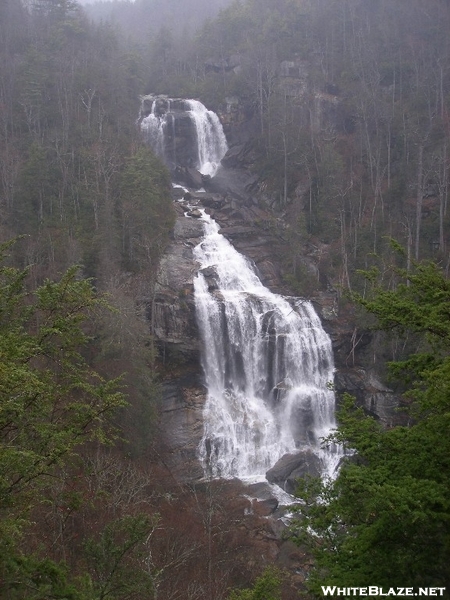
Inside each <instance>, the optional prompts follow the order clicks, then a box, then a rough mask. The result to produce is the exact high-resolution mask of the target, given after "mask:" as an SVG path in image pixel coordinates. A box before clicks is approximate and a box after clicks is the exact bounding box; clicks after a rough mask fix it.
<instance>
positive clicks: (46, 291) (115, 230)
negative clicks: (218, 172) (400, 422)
mask: <svg viewBox="0 0 450 600" xmlns="http://www.w3.org/2000/svg"><path fill="white" fill-rule="evenodd" d="M222 7H223V8H222ZM220 8H222V10H220V12H219V9H220ZM449 31H450V3H449V2H448V0H242V1H241V0H238V1H236V2H233V3H229V2H220V1H216V2H209V3H205V2H200V1H199V0H198V1H197V2H195V1H194V0H193V1H192V3H191V2H187V1H186V2H179V1H178V2H176V1H175V0H172V1H171V2H157V1H156V0H155V1H153V2H152V1H150V0H136V2H135V3H131V2H123V1H118V0H115V1H114V2H112V3H111V5H108V6H106V4H105V5H102V4H101V3H97V4H96V5H94V6H93V7H91V8H89V9H88V10H86V12H85V10H84V9H83V8H82V7H81V6H80V5H79V4H78V3H77V2H76V0H2V2H1V3H0V242H1V244H2V246H1V250H2V254H1V259H2V263H1V266H0V334H1V336H0V523H1V524H0V598H1V599H3V598H4V599H5V600H22V599H23V600H25V599H27V600H48V599H60V600H63V599H73V600H126V599H136V600H140V599H145V600H148V599H150V598H152V599H155V600H156V599H158V598H159V599H164V600H177V599H183V600H225V599H227V598H233V599H236V600H237V599H238V598H242V599H244V598H245V599H249V600H250V599H251V598H254V599H255V600H256V599H257V598H259V599H263V600H269V599H270V600H272V599H273V600H278V599H279V598H283V600H290V599H292V598H296V597H297V596H298V593H299V591H302V593H304V594H306V596H307V597H315V596H317V595H319V596H320V585H321V582H322V581H325V579H326V581H327V582H330V584H333V585H334V584H336V585H345V586H347V585H349V586H351V585H366V584H367V585H369V584H370V585H372V584H373V585H385V586H389V585H397V583H398V584H399V585H409V584H411V585H422V584H423V585H430V586H433V585H434V586H436V585H448V582H449V572H448V564H449V561H448V556H449V550H448V549H449V532H448V515H449V506H448V497H449V495H448V491H449V490H448V480H449V477H448V439H449V436H448V433H449V432H448V387H449V385H448V381H449V376H448V371H449V368H448V354H449V351H448V341H449V340H448V337H449V334H448V327H447V321H448V298H449V290H448V271H449V268H450V255H449V250H450V227H449V225H450V223H449V218H450V216H449V209H448V192H449V168H450V162H449V156H450V148H449V146H450V122H449V110H450V38H449ZM148 93H155V94H168V95H171V96H174V97H186V98H200V99H201V100H202V102H204V103H205V104H206V105H207V106H208V108H212V109H214V110H215V111H216V112H217V113H218V114H219V115H220V117H221V119H222V122H223V123H224V126H225V129H226V131H227V134H228V137H229V141H230V143H231V144H232V145H233V144H234V147H235V149H236V152H235V156H238V157H239V168H242V169H244V170H245V171H246V174H251V175H252V176H253V177H254V180H253V181H255V182H256V183H255V185H254V190H253V192H252V193H253V195H254V196H255V197H256V198H257V202H258V203H259V204H258V208H259V209H261V211H264V213H261V214H264V218H261V222H258V223H256V224H255V226H256V227H260V229H261V231H266V232H269V233H270V235H271V236H274V237H275V238H276V239H277V240H279V241H280V244H279V246H277V256H275V257H274V260H276V261H278V262H279V263H280V264H281V272H282V274H283V276H284V280H285V284H286V285H287V286H288V287H289V289H290V290H291V291H292V293H293V294H297V295H302V296H304V295H308V294H309V295H313V294H315V293H317V292H320V291H324V290H326V291H327V293H330V294H332V295H333V297H336V298H337V300H338V301H339V302H340V306H341V308H342V307H344V305H345V306H346V307H348V306H349V304H350V303H351V302H357V303H359V304H360V306H361V307H362V308H361V311H362V310H363V309H365V310H368V311H370V312H371V313H373V314H374V315H375V317H376V318H373V319H372V320H370V323H372V324H375V326H376V327H379V328H384V329H386V330H387V331H388V335H389V338H388V339H389V348H388V349H387V346H386V347H385V346H383V347H382V346H381V345H378V347H376V348H375V349H373V350H370V351H371V352H372V353H373V357H375V356H379V355H382V356H383V357H385V356H389V358H392V359H395V360H397V359H401V360H403V361H404V362H402V363H399V364H394V366H393V367H392V371H393V374H394V376H397V380H399V381H400V383H398V384H397V385H398V389H399V390H400V391H402V392H404V399H405V403H406V404H408V406H409V407H410V412H409V413H408V416H407V417H406V418H405V420H404V426H402V427H398V428H395V427H394V428H393V429H392V430H390V431H388V432H386V431H384V430H383V428H382V427H379V426H378V424H376V423H375V422H374V421H373V420H372V419H370V420H367V419H366V418H365V417H363V416H362V414H361V413H360V412H359V411H357V410H356V409H354V407H353V405H352V403H351V402H350V400H347V402H346V403H345V406H344V412H343V413H342V415H341V419H342V425H341V429H340V431H339V432H338V434H336V440H338V441H339V442H341V443H344V444H347V445H348V446H349V447H350V448H352V449H356V450H357V452H358V454H359V457H360V458H359V459H356V460H354V461H353V462H351V461H349V464H348V465H347V466H346V467H345V468H344V469H343V471H342V475H341V476H340V477H339V478H338V479H337V483H336V485H334V484H330V485H319V484H317V482H316V483H314V484H312V483H310V484H304V486H303V489H302V495H303V498H304V499H305V502H306V504H305V505H304V510H303V521H301V522H300V524H299V526H298V528H295V529H294V530H293V537H294V539H295V541H296V543H298V544H299V545H300V547H301V552H302V557H303V558H302V560H303V563H302V568H301V569H300V570H299V569H297V567H292V564H291V562H290V556H288V552H287V551H286V553H285V556H283V557H282V559H280V560H281V563H280V564H282V565H283V566H286V568H287V571H286V573H285V574H284V575H281V574H280V573H279V572H276V571H272V570H270V569H269V570H267V571H264V568H265V567H266V566H267V565H270V564H271V561H272V559H273V556H272V554H271V552H270V549H268V548H269V545H267V546H266V545H265V543H266V541H267V539H269V538H270V536H272V537H271V542H273V540H274V539H277V540H279V539H280V537H281V535H280V531H277V532H276V535H274V533H273V531H271V530H270V531H269V528H268V527H269V526H268V525H267V524H266V523H267V522H266V520H265V518H266V514H265V513H263V512H262V513H261V514H259V513H258V512H257V510H255V512H253V505H251V507H252V508H251V511H250V513H249V512H248V508H247V505H246V504H245V502H246V501H244V499H243V498H244V496H243V495H242V494H244V493H245V492H244V491H243V488H242V486H241V484H240V483H238V482H236V481H228V482H227V481H226V482H211V481H209V482H201V483H200V484H197V485H182V484H181V483H179V481H176V480H175V479H174V477H173V475H172V473H171V472H170V469H168V467H167V462H166V461H165V457H164V447H162V445H161V444H160V443H159V440H160V438H159V431H158V426H159V421H158V418H157V402H158V399H159V398H160V390H161V381H162V378H163V377H169V376H170V375H171V374H174V373H179V372H182V371H183V368H184V366H185V365H183V364H182V361H180V362H178V363H175V362H173V364H172V363H171V364H167V363H165V362H164V361H163V360H162V357H161V356H159V355H158V350H157V344H156V343H155V339H154V337H153V335H152V331H151V324H150V322H149V321H150V319H149V316H150V313H151V308H150V307H151V305H152V301H153V299H154V295H155V285H156V278H157V270H158V265H159V263H160V259H161V257H162V256H163V253H164V250H165V249H166V247H167V244H168V243H169V240H170V236H171V230H172V228H173V225H174V222H175V211H174V209H173V205H172V197H171V182H170V174H169V172H168V170H167V168H166V167H165V166H164V165H163V164H162V163H161V161H160V160H159V159H158V158H157V157H156V156H155V155H154V153H153V152H152V150H151V149H150V148H148V147H147V146H146V145H145V144H144V143H143V141H142V139H141V136H140V132H139V130H138V127H137V118H138V114H139V105H140V100H139V96H140V95H143V94H148ZM393 239H394V240H396V242H395V243H392V240H393ZM280 248H281V251H280ZM424 259H425V260H430V261H431V262H432V263H433V265H434V264H435V263H436V264H437V266H436V267H435V266H429V265H428V266H426V265H425V266H424V265H423V264H422V263H421V261H422V260H424ZM360 269H365V270H366V276H365V277H361V275H360V274H359V273H358V270H360ZM175 293H177V294H178V295H179V296H180V298H181V297H182V296H183V293H184V291H183V290H176V291H175ZM420 306H422V308H418V307H420ZM351 310H352V309H350V310H349V313H348V314H350V312H351ZM361 315H362V316H361ZM352 318H353V317H352ZM357 318H359V319H360V320H361V321H362V322H363V325H362V327H361V324H360V323H358V324H357V326H358V327H359V328H360V329H361V328H364V327H365V326H366V325H367V322H368V317H367V313H358V316H357ZM352 326H353V322H352ZM357 326H356V325H355V329H354V331H355V340H356V331H357ZM377 339H387V338H377ZM355 340H354V341H353V351H354V349H355V346H356V344H357V342H356V341H355ZM418 352H420V354H417V353H418ZM349 356H350V355H349ZM352 356H353V360H354V354H353V355H352ZM164 358H165V357H164ZM349 360H350V359H349ZM373 360H374V361H375V358H373ZM163 362H164V364H163ZM169 362H170V361H169ZM355 411H356V412H355ZM324 500H325V501H326V502H324ZM355 507H356V508H355ZM245 511H247V512H245ZM392 515H394V517H392ZM393 519H395V521H396V524H397V527H394V528H392V521H393ZM305 524H306V525H311V528H312V529H311V528H309V529H308V527H305ZM311 531H313V532H315V533H314V535H313V536H311V535H309V534H310V533H311ZM317 532H318V533H319V535H316V533H317ZM349 532H351V534H352V535H351V536H349V535H348V533H349ZM277 536H278V537H277ZM318 540H320V541H318ZM322 540H325V541H324V542H323V543H321V541H322ZM275 543H278V542H275ZM380 544H381V546H380ZM374 545H377V548H379V551H377V553H375V554H374V553H373V548H374ZM311 557H314V558H315V560H316V563H315V564H316V565H318V569H316V571H315V572H314V571H313V570H312V564H313V563H312V560H313V559H312V558H311ZM433 561H434V562H433ZM431 562H433V564H432V565H431ZM289 569H290V570H289ZM412 572H414V573H415V575H414V577H413V578H411V581H405V580H404V578H407V577H408V576H409V574H410V573H412ZM310 573H313V575H312V576H310ZM402 577H403V579H402ZM308 578H309V587H308V589H307V587H306V586H305V581H307V580H308ZM368 579H370V581H369V580H368ZM252 585H253V587H249V586H252ZM237 587H241V588H244V589H243V591H237V590H235V591H232V589H233V588H237Z"/></svg>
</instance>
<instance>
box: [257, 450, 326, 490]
mask: <svg viewBox="0 0 450 600" xmlns="http://www.w3.org/2000/svg"><path fill="white" fill-rule="evenodd" d="M321 471H322V461H321V460H320V458H319V457H318V456H317V455H316V454H314V452H312V451H311V450H303V451H302V452H298V453H296V454H285V455H284V456H282V457H281V458H280V460H279V461H278V462H276V463H275V465H274V466H273V467H272V468H271V469H269V470H268V471H267V473H266V479H267V481H269V482H270V483H275V484H276V485H278V486H280V487H281V488H283V490H285V491H286V492H288V493H289V494H293V493H294V492H295V488H296V486H297V484H296V480H297V479H299V478H301V477H305V476H306V475H312V476H313V477H319V476H320V474H321Z"/></svg>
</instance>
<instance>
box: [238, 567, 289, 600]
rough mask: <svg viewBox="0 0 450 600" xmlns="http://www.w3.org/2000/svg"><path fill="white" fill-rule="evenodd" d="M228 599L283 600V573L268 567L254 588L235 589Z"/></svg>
mask: <svg viewBox="0 0 450 600" xmlns="http://www.w3.org/2000/svg"><path fill="white" fill-rule="evenodd" d="M228 600H281V574H280V572H279V571H277V570H276V569H274V568H267V569H266V570H265V571H264V573H263V574H262V575H261V576H260V577H258V578H257V580H256V581H255V583H254V585H253V587H252V588H249V589H245V590H239V591H233V592H232V593H231V595H230V596H229V597H228Z"/></svg>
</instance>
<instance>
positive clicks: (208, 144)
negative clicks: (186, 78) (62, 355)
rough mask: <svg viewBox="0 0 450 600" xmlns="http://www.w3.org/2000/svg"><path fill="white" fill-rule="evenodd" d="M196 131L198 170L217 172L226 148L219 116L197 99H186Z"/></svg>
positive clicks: (207, 172) (208, 173) (212, 173)
mask: <svg viewBox="0 0 450 600" xmlns="http://www.w3.org/2000/svg"><path fill="white" fill-rule="evenodd" d="M187 103H188V105H189V107H190V114H191V116H192V119H193V120H194V123H195V128H196V131H197V147H198V170H199V171H200V173H202V174H203V175H211V177H212V176H213V175H214V174H215V173H216V172H217V169H218V168H219V165H220V161H221V160H222V158H223V157H224V156H225V154H226V151H227V150H228V145H227V140H226V138H225V134H224V132H223V127H222V124H221V122H220V120H219V117H218V116H217V115H216V113H215V112H213V111H212V110H207V108H206V107H205V106H204V105H203V104H202V103H201V102H199V101H198V100H187Z"/></svg>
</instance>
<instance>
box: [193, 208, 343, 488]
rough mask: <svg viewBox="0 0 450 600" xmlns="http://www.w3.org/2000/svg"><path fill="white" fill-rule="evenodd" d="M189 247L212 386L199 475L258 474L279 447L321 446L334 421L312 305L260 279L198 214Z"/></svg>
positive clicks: (329, 464)
mask: <svg viewBox="0 0 450 600" xmlns="http://www.w3.org/2000/svg"><path fill="white" fill-rule="evenodd" d="M204 221H205V225H204V226H205V237H204V239H203V240H202V242H201V243H200V244H199V245H198V246H197V247H196V248H195V250H194V256H195V258H196V260H197V261H198V263H199V264H200V270H199V272H198V275H197V277H196V279H195V282H194V286H195V303H196V311H197V319H198V324H199V328H200V333H201V337H202V342H203V357H202V362H203V368H204V374H205V379H206V386H207V390H208V396H207V401H206V405H205V409H204V434H203V438H202V440H201V443H200V446H199V450H198V454H199V458H200V461H201V463H202V465H203V468H204V472H205V476H209V477H211V476H212V477H223V478H231V477H238V478H241V479H246V478H261V479H264V476H265V473H266V471H267V470H268V469H269V468H270V467H272V466H273V465H274V464H275V463H276V462H277V461H278V460H279V459H280V458H281V457H282V456H283V455H285V454H287V453H295V452H300V451H303V450H310V451H311V450H312V451H313V452H314V453H315V454H316V455H317V456H319V458H320V459H321V460H322V464H323V472H324V473H325V474H332V472H333V471H334V469H335V467H336V463H337V462H338V457H337V453H336V452H334V453H333V452H330V451H327V450H324V449H322V448H321V439H322V438H324V437H326V436H327V435H328V434H329V433H330V431H331V430H332V429H333V428H334V426H335V420H334V414H335V398H334V393H333V391H332V390H331V389H330V382H332V381H333V371H334V366H333V355H332V348H331V341H330V339H329V337H328V335H327V334H326V332H325V331H324V329H323V328H322V325H321V322H320V320H319V318H318V316H317V314H316V312H315V310H314V308H313V306H312V304H311V303H310V302H308V301H306V300H303V299H300V298H289V297H283V296H280V295H277V294H274V293H272V292H271V291H270V290H268V289H267V288H266V287H264V286H263V284H262V283H261V281H260V279H259V278H258V275H257V272H256V270H255V268H254V267H253V265H252V264H251V263H250V262H249V261H248V260H247V259H246V258H245V257H244V256H242V255H241V254H239V253H238V252H237V251H236V250H235V249H234V248H233V246H232V245H231V244H230V243H229V242H228V241H227V240H226V239H225V238H224V237H223V236H222V235H221V234H220V233H219V226H218V225H217V224H216V223H215V222H214V221H213V220H211V219H210V218H209V217H208V216H207V215H204Z"/></svg>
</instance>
